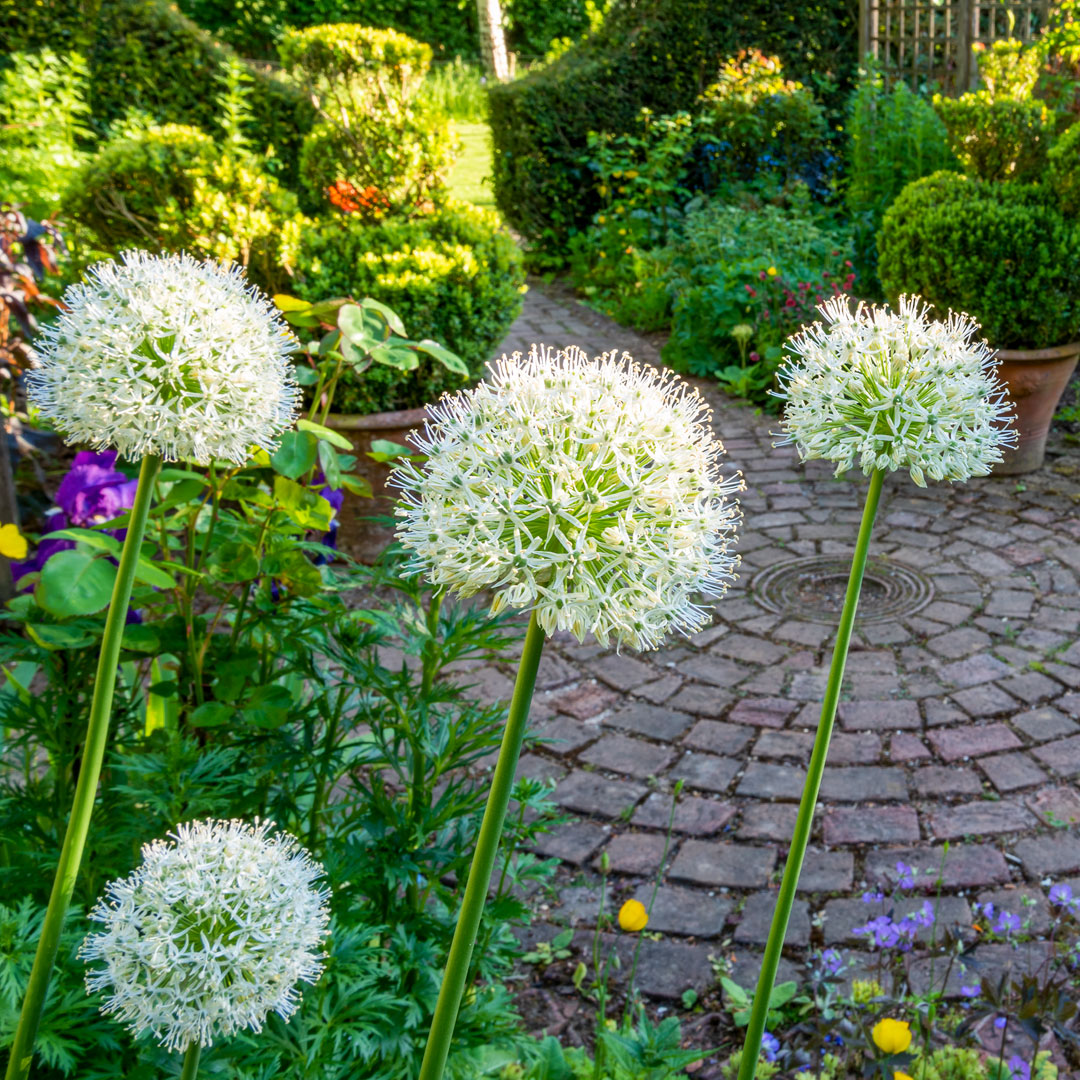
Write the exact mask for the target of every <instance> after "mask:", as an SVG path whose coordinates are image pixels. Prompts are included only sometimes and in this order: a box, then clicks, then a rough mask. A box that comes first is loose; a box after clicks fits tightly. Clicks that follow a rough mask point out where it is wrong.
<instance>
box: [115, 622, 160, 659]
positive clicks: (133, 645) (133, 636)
mask: <svg viewBox="0 0 1080 1080" xmlns="http://www.w3.org/2000/svg"><path fill="white" fill-rule="evenodd" d="M120 647H121V648H123V649H126V650H127V651H128V652H138V653H152V652H157V650H158V649H160V648H161V635H160V634H159V633H158V632H157V630H155V629H154V627H152V626H148V625H147V624H146V623H130V624H129V625H128V626H125V627H124V636H123V638H122V639H121V642H120Z"/></svg>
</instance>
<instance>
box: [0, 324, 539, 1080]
mask: <svg viewBox="0 0 1080 1080" xmlns="http://www.w3.org/2000/svg"><path fill="white" fill-rule="evenodd" d="M306 310H307V309H304V308H302V307H297V306H296V305H295V304H294V305H293V306H292V311H293V312H294V313H296V317H297V318H301V317H303V312H304V311H306ZM381 314H382V315H383V317H384V318H385V320H386V323H387V325H390V323H392V322H396V317H395V316H394V315H393V313H392V312H387V311H383V312H382V313H381ZM335 440H337V441H338V442H340V441H341V437H340V436H337V435H335V434H334V433H333V432H329V431H327V430H326V429H324V428H321V427H320V426H319V425H318V424H316V423H313V422H312V421H311V420H310V419H307V420H304V421H301V423H300V425H299V427H298V430H297V431H296V432H293V433H291V438H290V439H289V440H287V441H286V442H283V445H282V447H281V449H280V450H279V451H278V453H276V454H275V455H274V456H273V457H270V456H268V455H267V454H265V453H263V452H260V453H259V454H258V455H257V456H256V458H255V459H254V460H253V461H252V462H250V463H249V464H248V465H246V466H243V467H232V468H221V467H220V466H219V467H217V468H213V467H212V468H210V469H206V470H196V469H186V468H181V467H175V468H166V469H164V470H162V472H161V474H160V480H159V490H158V492H157V495H158V497H157V499H156V500H155V503H154V505H153V507H152V509H151V512H150V527H149V530H148V532H147V539H146V543H145V545H144V548H143V557H144V561H145V563H146V569H145V570H142V569H141V570H140V577H141V579H142V580H141V581H138V582H137V583H136V587H135V592H134V594H133V603H134V605H135V606H136V608H137V609H138V610H139V611H140V613H141V622H140V623H138V624H137V625H131V626H129V627H128V628H127V630H126V632H125V635H124V642H123V651H122V653H121V658H120V671H119V681H118V686H117V694H116V699H115V706H114V710H113V722H112V725H111V727H110V730H109V743H108V746H107V751H106V757H105V768H104V771H103V775H102V784H101V787H100V789H99V792H98V805H97V806H96V808H95V814H94V818H93V822H92V826H91V832H90V836H89V840H88V846H87V858H86V862H85V863H84V865H83V870H82V873H81V875H80V877H79V880H78V882H77V883H76V890H75V904H76V908H75V909H73V912H72V917H71V919H70V921H69V930H68V936H67V937H66V938H65V941H64V943H63V948H62V950H61V955H60V962H59V965H58V968H57V972H56V975H55V977H54V983H53V990H52V993H51V998H50V1007H49V1010H48V1015H47V1018H46V1025H45V1028H44V1029H43V1039H42V1042H41V1044H40V1046H41V1060H39V1061H38V1062H37V1063H36V1065H35V1075H39V1076H41V1077H42V1078H43V1080H57V1078H58V1077H60V1076H72V1075H77V1076H79V1077H90V1078H91V1080H106V1078H108V1080H120V1078H121V1077H126V1078H129V1080H130V1078H132V1077H138V1078H141V1077H149V1076H154V1075H163V1074H165V1073H167V1072H168V1071H169V1067H170V1066H169V1060H168V1055H166V1054H165V1053H164V1052H163V1051H161V1050H159V1049H158V1048H157V1047H155V1046H154V1044H153V1042H152V1040H142V1041H141V1042H139V1043H133V1041H132V1040H130V1039H128V1038H126V1037H125V1036H123V1034H122V1032H121V1031H120V1029H119V1028H118V1027H117V1026H116V1025H115V1023H114V1022H113V1021H110V1020H108V1019H104V1018H102V1017H100V1016H98V1014H97V1012H96V1006H97V1005H98V1001H97V1000H96V999H95V998H92V997H88V996H87V995H86V993H85V990H84V988H83V986H82V964H81V962H79V961H78V960H77V958H76V957H75V956H74V955H73V948H72V946H73V945H74V944H75V943H76V942H77V941H78V940H79V939H80V938H81V937H82V936H83V935H84V934H85V933H86V930H87V929H88V925H87V921H86V919H85V916H84V915H82V914H81V913H80V912H85V911H86V910H87V908H88V907H89V905H90V904H91V903H92V902H93V900H94V899H95V898H96V897H97V896H98V895H99V894H100V892H101V890H102V887H103V885H104V883H105V882H106V881H107V880H110V879H113V878H115V877H118V876H121V875H124V874H126V873H128V872H129V871H130V870H131V868H132V866H133V865H134V863H135V862H136V861H137V860H138V852H139V846H140V844H141V843H142V842H145V841H147V840H149V839H151V838H153V837H156V836H163V835H165V833H166V832H167V831H168V830H170V829H171V828H172V827H173V826H174V825H175V824H176V823H177V822H179V821H184V820H189V819H191V818H193V817H204V816H215V817H227V818H228V817H234V816H235V817H244V818H251V817H254V816H255V815H259V816H261V817H264V818H271V819H273V820H274V821H276V822H277V824H278V825H279V826H280V827H281V828H283V829H285V830H287V831H289V832H291V833H293V834H294V835H296V836H298V837H299V838H301V840H302V841H303V843H304V844H305V846H307V847H308V848H309V849H310V850H311V851H312V852H313V853H314V854H315V855H316V857H317V858H319V859H320V860H322V861H323V862H324V864H325V865H326V868H327V877H328V882H329V884H330V885H331V886H332V888H333V897H332V901H331V903H332V908H333V914H334V922H333V926H332V938H331V942H330V945H329V949H328V952H329V963H328V970H327V972H326V974H325V975H324V977H323V978H322V979H321V980H320V982H319V983H318V985H317V986H315V987H313V988H310V989H309V990H307V991H306V992H305V994H304V998H303V1005H302V1007H301V1010H300V1012H299V1014H298V1015H297V1016H296V1017H295V1018H294V1019H293V1020H292V1021H291V1022H290V1023H289V1024H288V1026H286V1025H285V1024H284V1023H283V1022H281V1021H280V1020H279V1019H278V1018H272V1019H271V1020H270V1021H269V1023H268V1025H267V1029H266V1030H265V1031H264V1032H262V1033H260V1034H254V1033H249V1034H244V1035H242V1036H240V1037H238V1038H236V1039H233V1040H228V1041H227V1042H226V1043H224V1044H223V1045H221V1046H217V1047H215V1048H214V1050H213V1051H212V1052H209V1053H208V1054H207V1057H206V1059H205V1061H206V1067H207V1069H208V1070H209V1071H220V1072H221V1073H222V1074H223V1075H229V1076H235V1077H238V1078H240V1080H264V1078H265V1077H268V1076H275V1075H276V1076H296V1077H310V1078H312V1080H314V1078H315V1077H318V1078H320V1080H323V1078H332V1080H346V1078H359V1080H377V1078H382V1077H386V1076H394V1077H401V1078H404V1080H409V1078H412V1077H414V1076H415V1075H416V1073H417V1071H418V1068H419V1062H420V1057H421V1053H422V1047H423V1043H424V1040H425V1038H426V1035H427V1028H428V1026H429V1024H430V1020H431V1013H432V1009H433V1007H434V1003H435V999H436V995H437V991H438V982H439V971H440V970H441V968H442V965H443V963H444V960H445V955H446V951H447V949H448V947H449V943H450V939H451V936H452V933H453V928H454V915H455V914H456V910H457V907H458V904H459V895H458V888H459V885H458V884H456V883H461V882H463V881H464V880H465V878H466V876H467V873H468V866H469V863H470V859H471V853H472V842H473V838H474V836H475V833H476V828H477V826H478V823H479V820H480V817H481V815H482V813H483V808H484V804H485V801H486V797H487V786H486V782H485V779H484V777H483V776H482V775H478V772H479V770H480V767H481V766H480V763H481V760H482V759H484V758H486V757H488V756H489V755H490V754H491V753H492V752H493V751H494V750H495V749H496V748H497V746H498V744H499V741H500V738H501V734H502V728H503V726H504V723H505V712H504V710H503V708H502V707H501V706H493V705H488V704H483V703H478V702H476V701H474V700H473V699H472V698H471V695H470V694H469V692H468V691H467V690H466V689H464V688H462V687H461V686H460V684H459V683H457V682H454V681H452V680H451V679H450V678H449V675H450V672H451V671H452V670H453V666H454V665H460V664H461V663H462V662H467V663H475V662H486V661H490V660H491V659H492V658H493V657H494V656H495V655H497V654H498V653H500V652H501V651H502V650H503V649H504V648H505V647H506V645H507V644H508V642H509V641H510V640H511V638H512V637H513V636H515V634H514V632H513V631H512V630H511V629H510V627H509V625H508V624H507V623H506V622H505V621H503V620H496V619H492V618H491V617H490V616H488V615H486V614H485V613H484V612H483V611H482V610H481V609H479V608H473V607H468V606H464V605H459V606H453V605H450V604H440V602H439V601H437V600H436V601H431V600H429V598H428V597H427V596H426V595H425V594H423V593H422V592H421V586H420V585H419V584H418V583H412V584H410V583H405V582H403V575H402V574H401V566H400V563H395V562H391V563H389V564H388V565H387V566H386V567H385V568H384V571H383V572H378V571H368V570H365V569H363V568H358V567H355V566H353V565H351V564H342V563H340V562H339V563H337V564H336V565H334V566H331V565H328V564H327V563H326V558H327V556H329V555H332V554H333V553H332V551H331V550H330V549H329V548H327V547H326V546H325V545H323V544H322V543H320V542H319V537H320V536H321V535H322V534H324V533H325V532H326V530H327V529H328V528H329V527H330V523H331V508H330V504H329V502H328V501H327V499H326V498H324V497H323V495H322V494H321V492H322V491H323V490H325V489H324V485H323V481H322V479H321V478H320V477H319V476H318V472H317V470H320V469H321V470H322V471H323V472H324V473H325V474H326V475H327V476H329V475H332V474H336V476H337V480H338V482H339V483H341V484H344V485H345V486H350V485H352V486H355V484H354V483H353V482H354V481H355V478H350V476H349V475H348V473H347V470H348V469H349V468H351V466H352V464H354V459H353V458H351V457H345V456H342V455H340V454H338V452H337V449H336V444H335ZM117 525H118V523H117V522H111V523H110V522H106V523H103V527H102V528H94V529H84V530H67V531H65V534H64V538H66V539H69V540H73V541H74V542H75V545H76V546H75V547H74V548H73V549H71V550H67V551H61V552H59V553H57V554H54V555H53V556H52V557H51V558H49V559H48V560H47V561H46V562H45V564H44V567H43V569H42V570H41V571H40V573H39V574H38V576H37V580H36V582H35V581H34V580H33V577H32V576H31V578H30V580H29V584H32V585H35V584H36V588H35V589H34V591H33V592H32V593H29V594H24V595H22V596H21V597H19V598H18V599H17V600H16V601H15V602H13V604H12V605H11V606H10V607H9V608H7V609H5V611H4V613H3V615H2V618H3V621H4V622H5V624H6V626H7V630H8V632H6V633H5V634H4V635H3V636H2V637H0V665H2V667H3V670H4V672H5V673H15V672H18V674H19V677H20V678H19V680H13V679H11V678H10V677H9V678H8V679H7V680H5V681H6V685H5V687H4V690H3V692H2V693H0V725H2V726H3V729H4V732H5V747H4V749H5V756H6V757H5V760H7V761H8V762H10V763H11V765H10V767H9V768H7V769H5V770H4V771H3V772H2V773H0V821H2V822H3V828H2V829H0V865H3V867H4V874H3V877H2V880H0V1018H2V1021H0V1048H2V1047H4V1046H6V1045H8V1044H9V1043H10V1039H11V1035H12V1028H13V1025H12V1024H11V1022H10V1020H11V1017H12V1016H13V1015H14V1010H15V1007H16V1003H17V1000H18V997H19V995H20V993H21V990H22V989H23V987H24V985H25V981H26V973H27V971H28V970H29V965H30V962H31V958H32V952H33V945H34V939H35V936H36V932H37V928H38V923H39V921H40V917H41V909H42V906H43V904H44V901H45V899H46V897H47V895H48V888H49V884H50V882H51V879H52V874H53V870H54V868H55V861H56V857H57V854H58V852H59V846H60V838H61V837H62V835H63V832H64V828H65V824H66V817H67V810H68V807H69V805H70V802H71V797H72V790H73V785H74V781H75V778H76V776H77V773H78V768H79V763H80V759H81V753H82V740H83V738H84V733H85V724H86V714H87V711H88V709H89V693H90V690H91V688H92V685H93V681H94V680H93V672H94V668H95V666H96V662H97V646H98V642H99V640H100V637H101V634H102V631H103V625H104V613H103V612H102V611H100V610H99V608H100V607H101V605H100V604H99V602H98V601H99V599H100V597H99V595H98V593H99V592H100V589H99V587H98V586H99V584H100V583H98V582H96V581H95V582H92V583H91V584H92V585H93V588H91V589H87V588H84V587H83V586H82V585H81V584H80V582H81V581H82V578H83V577H84V576H85V569H86V567H88V566H98V567H100V568H101V570H102V572H105V573H114V572H115V568H114V567H112V565H111V563H110V562H109V559H108V556H109V555H110V554H111V553H112V552H114V551H115V549H116V545H117V543H118V541H117V540H116V539H115V537H114V536H113V535H112V533H111V532H110V531H106V528H105V526H111V527H112V528H116V527H117ZM155 575H156V576H155ZM51 577H56V578H57V579H58V581H60V580H66V581H67V583H68V586H69V587H68V589H66V590H65V589H62V588H56V589H53V588H51V586H50V587H49V588H45V587H44V585H45V583H46V580H47V579H50V578H51ZM23 582H24V583H25V582H27V579H26V578H24V579H23ZM358 587H366V589H367V592H366V593H364V594H363V595H364V596H365V597H366V598H367V599H368V600H369V606H367V607H363V606H358V605H357V604H356V594H355V593H354V594H353V600H352V602H351V603H350V604H346V602H345V600H344V594H345V592H346V591H348V590H355V589H357V588H358ZM73 595H74V597H75V599H76V601H78V602H77V603H73V602H72V597H73ZM375 596H377V597H378V599H377V600H375V599H372V598H373V597H375ZM20 631H25V633H21V632H20ZM393 657H397V658H398V659H396V660H395V659H392V658H393ZM38 681H40V684H41V685H40V688H39V687H38V686H37V682H38ZM31 684H33V685H34V691H33V693H31V692H30V691H29V689H27V688H28V687H29V686H30V685H31ZM162 702H168V703H169V707H168V708H164V707H162ZM547 795H548V787H547V786H546V785H545V784H543V783H540V782H533V781H522V782H521V783H520V784H519V785H517V787H516V788H515V792H514V800H515V803H514V805H513V808H512V812H511V815H510V820H509V821H508V824H507V829H506V832H505V834H504V835H505V841H504V842H505V847H504V849H503V852H502V859H503V861H504V863H505V868H504V870H505V872H504V873H502V874H500V876H499V877H498V879H497V880H498V884H497V886H496V889H495V891H494V894H493V896H492V899H491V901H490V903H489V906H488V909H487V912H486V915H485V920H484V922H483V924H482V928H481V946H480V947H479V948H478V949H477V953H476V963H475V970H474V974H475V982H474V991H473V993H471V994H470V1000H469V1001H468V1002H467V1004H466V1007H465V1009H464V1010H463V1011H462V1014H461V1016H460V1018H459V1020H458V1027H457V1033H456V1039H455V1055H456V1058H455V1059H454V1060H452V1062H451V1074H452V1075H453V1074H460V1075H468V1072H467V1069H466V1068H464V1063H466V1062H468V1061H470V1060H471V1059H472V1058H473V1057H474V1056H475V1055H477V1054H479V1053H481V1052H484V1051H486V1049H487V1048H488V1047H491V1046H494V1047H496V1048H499V1049H502V1050H503V1051H504V1052H507V1053H510V1054H511V1055H512V1054H513V1052H514V1047H515V1044H516V1042H517V1040H518V1036H517V1031H516V1024H517V1019H516V1016H515V1014H514V1010H513V1007H512V1003H511V1002H510V999H509V996H508V994H507V992H506V991H505V989H504V988H503V987H502V986H501V985H499V980H500V979H501V978H502V977H503V976H504V975H505V973H506V972H507V970H508V968H509V966H510V963H511V960H512V957H513V955H514V953H515V952H516V951H517V949H518V946H517V942H516V940H515V938H514V936H513V934H512V933H511V929H512V928H513V927H514V926H515V925H518V924H520V923H521V922H523V921H526V920H527V918H528V912H527V909H526V907H525V905H524V903H523V902H522V900H521V899H520V897H521V896H522V895H527V894H528V893H529V892H530V891H531V890H532V889H533V888H534V887H535V886H536V885H537V884H539V883H542V882H543V880H544V879H545V878H546V877H547V876H548V875H549V874H550V872H551V865H550V864H548V863H544V862H541V861H538V860H537V859H536V858H534V857H533V856H531V855H529V854H527V853H526V852H525V850H524V849H525V848H528V847H531V846H532V845H533V843H534V841H535V837H536V835H537V832H538V831H542V830H543V829H545V828H546V824H545V823H546V822H548V821H550V820H551V817H552V810H553V808H552V806H551V804H550V802H549V800H548V797H547ZM24 897H25V899H24ZM20 905H21V906H20ZM471 981H472V980H471Z"/></svg>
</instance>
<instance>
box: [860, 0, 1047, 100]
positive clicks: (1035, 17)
mask: <svg viewBox="0 0 1080 1080" xmlns="http://www.w3.org/2000/svg"><path fill="white" fill-rule="evenodd" d="M1049 3H1050V0H860V4H859V57H860V60H862V61H865V59H866V57H867V56H872V57H873V58H874V60H875V61H876V62H877V64H878V65H879V66H880V68H881V70H882V73H883V74H884V76H885V79H886V81H887V82H888V83H892V82H894V81H896V80H897V79H903V80H904V81H905V82H907V84H908V85H909V86H910V87H911V88H912V89H913V90H920V89H925V88H927V87H931V86H932V87H935V88H937V89H940V90H942V91H943V92H944V93H947V94H962V93H964V92H965V91H967V90H971V89H973V88H974V85H975V82H976V79H977V77H978V67H977V65H976V63H975V58H974V56H973V52H972V46H975V47H976V48H978V47H980V46H982V47H985V46H988V45H990V44H991V43H992V42H994V41H997V40H999V39H1002V38H1009V37H1012V38H1017V39H1019V40H1021V41H1025V42H1027V41H1033V40H1034V39H1035V38H1036V37H1038V35H1039V33H1040V32H1041V31H1042V29H1043V27H1044V26H1045V25H1046V18H1047V12H1048V7H1049Z"/></svg>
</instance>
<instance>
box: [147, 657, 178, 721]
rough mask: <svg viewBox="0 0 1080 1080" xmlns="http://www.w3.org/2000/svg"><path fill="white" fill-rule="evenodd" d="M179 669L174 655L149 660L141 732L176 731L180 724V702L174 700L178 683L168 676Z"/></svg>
mask: <svg viewBox="0 0 1080 1080" xmlns="http://www.w3.org/2000/svg"><path fill="white" fill-rule="evenodd" d="M179 669H180V664H179V661H178V660H177V659H176V657H175V656H170V655H168V654H166V655H165V656H155V657H154V659H153V660H151V661H150V680H151V685H150V687H149V688H148V689H147V691H146V706H145V708H144V710H143V734H144V735H151V734H153V732H155V731H157V730H158V729H159V728H160V729H162V730H164V731H176V729H177V727H178V726H179V724H180V702H179V701H177V700H176V698H177V692H178V691H179V689H180V684H179V683H177V682H176V680H175V679H170V678H168V677H167V676H168V674H169V673H170V672H171V673H172V674H173V675H175V674H176V673H177V672H178V671H179Z"/></svg>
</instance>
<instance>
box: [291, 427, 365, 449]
mask: <svg viewBox="0 0 1080 1080" xmlns="http://www.w3.org/2000/svg"><path fill="white" fill-rule="evenodd" d="M296 426H297V428H299V429H300V430H301V431H310V432H311V434H312V435H314V436H315V437H316V438H317V439H324V440H325V441H326V442H328V443H330V444H331V446H336V447H337V448H338V449H339V450H352V448H353V444H352V443H351V442H349V440H348V439H347V438H346V437H345V436H344V435H342V434H341V433H340V432H338V431H334V430H333V429H332V428H328V427H323V425H322V424H316V423H315V421H314V420H297V421H296Z"/></svg>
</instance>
